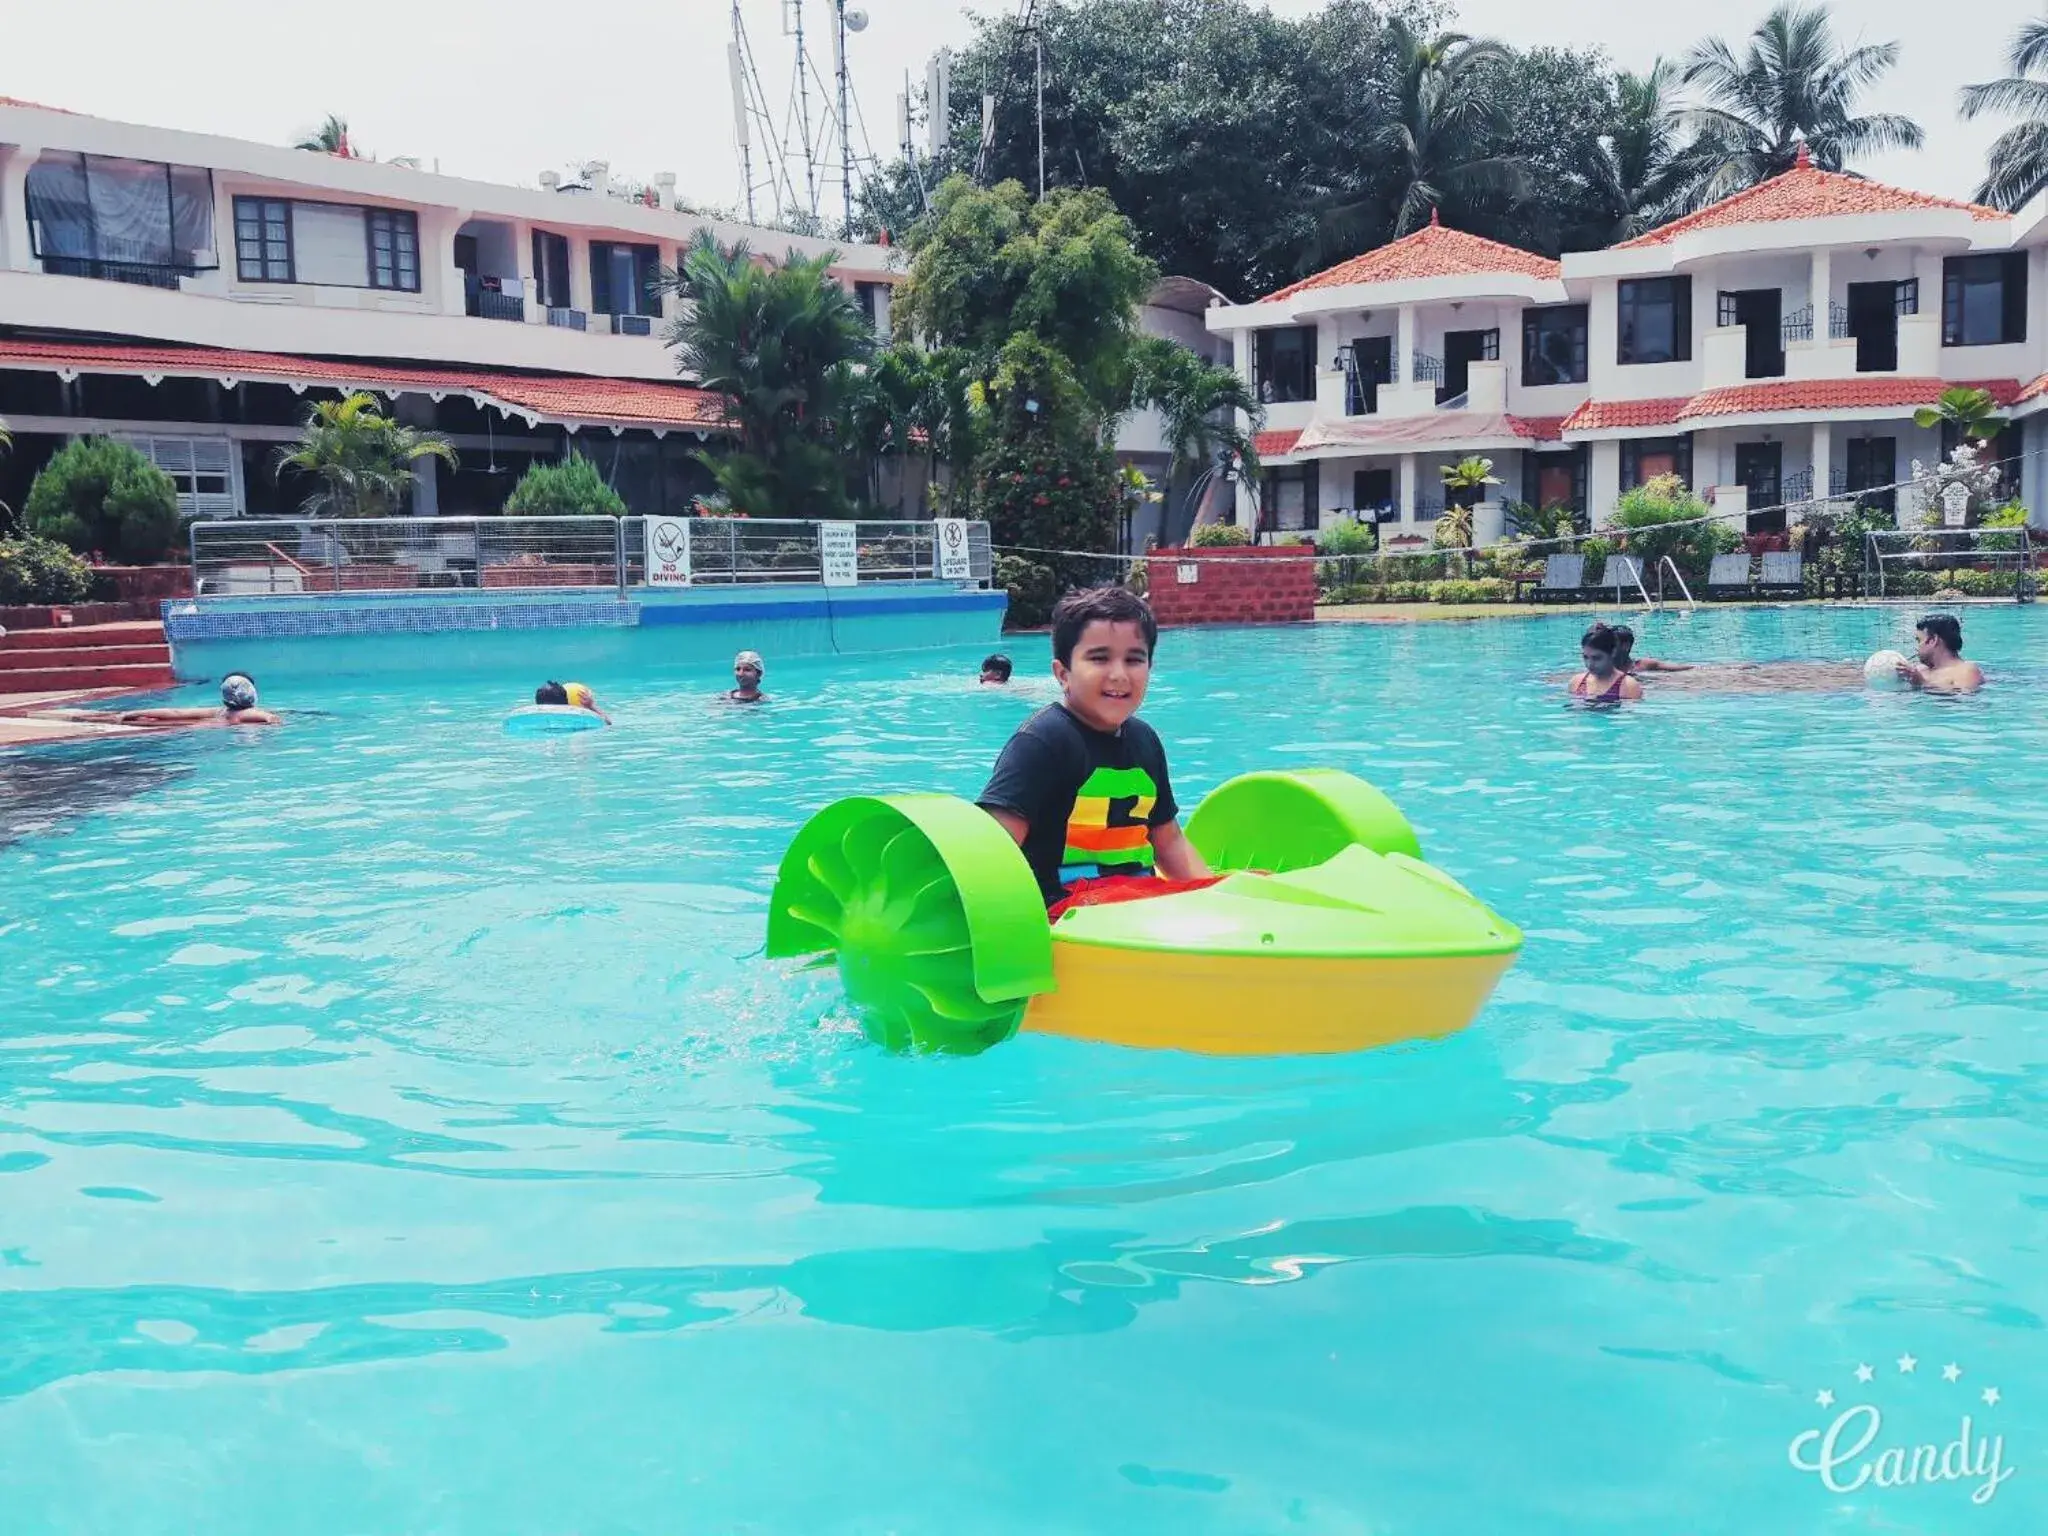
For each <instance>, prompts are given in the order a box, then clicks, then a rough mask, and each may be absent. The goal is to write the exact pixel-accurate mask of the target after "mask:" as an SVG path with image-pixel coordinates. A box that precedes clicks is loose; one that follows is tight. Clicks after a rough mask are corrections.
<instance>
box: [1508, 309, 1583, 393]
mask: <svg viewBox="0 0 2048 1536" xmlns="http://www.w3.org/2000/svg"><path fill="white" fill-rule="evenodd" d="M1585 382H1586V306H1585V305H1583V304H1560V305H1558V306H1557V307H1556V308H1554V309H1529V310H1524V311H1523V312H1522V386H1523V388H1525V389H1533V388H1536V387H1538V386H1541V385H1544V384H1583V383H1585Z"/></svg>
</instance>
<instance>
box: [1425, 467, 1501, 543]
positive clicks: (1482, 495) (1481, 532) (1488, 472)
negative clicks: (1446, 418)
mask: <svg viewBox="0 0 2048 1536" xmlns="http://www.w3.org/2000/svg"><path fill="white" fill-rule="evenodd" d="M1439 473H1441V474H1442V476H1443V482H1444V499H1445V500H1446V501H1448V502H1451V503H1453V504H1455V505H1456V506H1457V507H1459V508H1460V509H1463V510H1465V511H1466V512H1467V513H1468V516H1467V518H1466V520H1465V538H1464V540H1463V542H1465V543H1467V544H1474V545H1484V544H1492V543H1494V542H1496V541H1497V540H1498V539H1499V538H1500V536H1501V533H1502V531H1503V528H1504V525H1505V517H1504V514H1503V512H1502V510H1501V504H1500V503H1499V502H1498V501H1495V500H1493V499H1492V498H1491V497H1490V496H1489V495H1487V488H1488V487H1489V486H1495V485H1499V484H1501V483H1502V482H1501V481H1500V480H1499V479H1497V478H1496V477H1495V476H1494V473H1493V460H1491V459H1487V458H1481V457H1480V456H1479V455H1477V454H1474V455H1472V456H1471V457H1469V458H1463V459H1460V460H1458V462H1457V463H1455V464H1446V465H1445V466H1444V467H1443V469H1442V470H1441V471H1439ZM1444 515H1445V516H1446V517H1449V516H1450V515H1451V509H1450V508H1449V507H1446V508H1445V512H1444Z"/></svg>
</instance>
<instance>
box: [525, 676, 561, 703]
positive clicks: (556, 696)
mask: <svg viewBox="0 0 2048 1536" xmlns="http://www.w3.org/2000/svg"><path fill="white" fill-rule="evenodd" d="M533 702H534V703H536V704H566V703H568V702H569V690H568V689H567V688H565V687H563V686H562V685H561V684H560V683H558V682H556V681H555V680H554V679H553V678H550V679H548V681H546V682H544V683H542V684H541V685H540V686H539V687H538V688H536V689H534V690H533Z"/></svg>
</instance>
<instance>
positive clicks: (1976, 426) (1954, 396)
mask: <svg viewBox="0 0 2048 1536" xmlns="http://www.w3.org/2000/svg"><path fill="white" fill-rule="evenodd" d="M1913 425H1914V426H1916V427H1920V428H1922V429H1923V430H1924V429H1925V428H1928V427H1936V426H1945V427H1949V428H1952V429H1953V430H1954V433H1955V436H1956V439H1957V440H1958V441H1959V442H1965V443H1988V442H1990V441H1991V440H1992V439H1993V438H1994V437H1996V436H1998V434H1999V433H2001V432H2003V431H2004V430H2005V428H2006V420H2005V418H2004V417H2003V416H2001V415H1999V414H1998V402H1997V401H1995V400H1993V399H1992V398H1991V391H1989V390H1988V389H1972V388H1970V387H1969V386H1968V385H1966V384H1955V385H1951V386H1950V387H1949V388H1947V389H1944V390H1943V391H1942V392H1941V398H1940V399H1939V400H1937V401H1936V402H1935V403H1934V404H1933V405H1923V406H1921V407H1920V409H1919V410H1917V411H1915V412H1914V413H1913Z"/></svg>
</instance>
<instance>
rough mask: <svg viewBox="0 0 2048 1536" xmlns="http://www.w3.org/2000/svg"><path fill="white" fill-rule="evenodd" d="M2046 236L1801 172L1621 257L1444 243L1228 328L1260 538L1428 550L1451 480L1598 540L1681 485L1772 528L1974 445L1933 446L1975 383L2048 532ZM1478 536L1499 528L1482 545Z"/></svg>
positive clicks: (2010, 477) (1664, 230)
mask: <svg viewBox="0 0 2048 1536" xmlns="http://www.w3.org/2000/svg"><path fill="white" fill-rule="evenodd" d="M2044 246H2048V228H2044V221H2037V222H2036V223H2035V224H2033V225H2032V226H2031V227H2030V228H2028V229H2025V230H2022V229H2020V228H2018V227H2017V226H2016V224H2015V222H2014V220H2013V219H2012V218H2011V217H2010V216H2008V215H2006V214H2003V213H1999V212H1997V211H1995V210H1993V209H1990V208H1984V207H1978V206H1975V205H1972V204H1967V203H1958V202H1953V201H1949V200H1947V199H1943V198H1938V197H1931V196H1927V195H1925V194H1922V193H1918V192H1910V191H1906V190H1903V189H1900V188H1896V187H1887V186H1884V185H1881V184H1879V183H1876V182H1871V181H1866V180H1863V179H1861V178H1859V177H1854V176H1848V175H1842V174H1838V173H1833V172H1828V171H1823V170H1820V169H1818V168H1817V167H1815V166H1813V165H1811V164H1809V163H1807V161H1806V158H1805V155H1804V153H1803V152H1802V153H1801V156H1800V160H1799V163H1798V164H1797V165H1796V166H1795V167H1794V168H1793V169H1791V170H1789V171H1787V172H1785V173H1784V174H1783V175H1780V176H1777V177H1774V178H1773V179H1771V180H1769V181H1766V182H1763V183H1761V184H1760V185H1758V186H1755V187H1752V188H1750V189H1748V190H1746V191H1743V192H1740V193H1738V194H1736V195H1735V196H1733V197H1730V198H1727V199H1725V200H1723V201H1721V202H1718V203H1714V204H1712V205H1710V206H1708V207H1706V208H1703V209H1701V210H1700V211H1698V212H1696V213H1693V214H1691V215H1689V216H1687V217H1685V218H1682V219H1679V220H1677V221H1675V222H1673V223H1670V224H1666V225H1664V226H1663V227H1661V228H1659V229H1656V230H1653V231H1651V232H1649V233H1648V234H1645V235H1642V236H1640V237H1639V238H1637V239H1633V240H1629V241H1625V242H1623V243H1621V244H1619V245H1616V246H1613V247H1611V248H1609V249H1606V250H1600V251H1587V252H1574V253H1569V254H1567V255H1566V256H1565V257H1564V258H1563V260H1562V261H1552V260H1549V259H1547V258H1544V257H1541V256H1537V255H1534V254H1532V253H1530V252H1527V251H1522V250H1517V249H1515V248H1513V247H1511V246H1505V245H1500V244H1496V243H1495V242H1493V241H1489V240H1482V239H1480V238H1478V237H1477V236H1474V235H1469V234H1465V233H1463V232H1461V231H1457V230H1452V229H1447V228H1444V227H1442V226H1440V225H1439V224H1437V223H1436V222H1435V221H1434V220H1432V222H1431V224H1430V225H1429V227H1427V228H1424V229H1421V230H1418V231H1416V232H1415V233H1413V234H1411V235H1408V236H1406V237H1405V238H1403V239H1400V240H1396V241H1394V242H1392V243H1391V244H1389V245H1386V246H1383V247H1380V248H1379V249H1377V250H1373V251H1368V252H1366V253H1365V254H1363V255H1361V256H1357V257H1354V258H1353V259H1351V260H1349V261H1346V262H1343V263H1340V264H1339V265H1337V266H1334V267H1331V268H1329V269H1328V270H1326V271H1323V272H1318V273H1316V274H1315V275H1314V276H1312V277H1308V278H1304V279H1303V280H1302V281H1300V282H1298V283H1294V284H1292V285H1290V286H1288V287H1286V288H1283V289H1281V290H1280V291H1279V292H1277V293H1272V294H1268V295H1267V296H1266V297H1264V298H1262V299H1259V300H1257V301H1255V302H1253V303H1249V304H1242V305H1235V306H1232V305H1217V306H1215V307H1212V308H1211V309H1210V310H1209V311H1208V314H1207V317H1206V323H1207V325H1208V327H1209V329H1210V330H1211V331H1212V332H1215V333H1217V334H1219V335H1224V336H1228V337H1230V338H1231V340H1232V342H1233V345H1234V347H1235V355H1236V358H1237V366H1238V367H1239V368H1240V370H1241V371H1242V372H1243V373H1244V375H1245V377H1246V378H1247V379H1248V380H1249V381H1250V382H1251V384H1252V386H1253V388H1254V389H1255V391H1256V392H1257V394H1258V395H1259V397H1260V399H1261V400H1262V401H1263V402H1264V405H1265V417H1266V419H1265V423H1264V430H1263V431H1262V432H1261V434H1260V436H1259V451H1260V458H1261V466H1262V467H1261V472H1260V475H1259V478H1258V483H1257V484H1256V485H1255V486H1254V485H1249V484H1248V485H1243V486H1240V487H1239V497H1238V520H1239V521H1240V522H1241V523H1243V524H1245V525H1247V526H1253V527H1256V528H1257V529H1258V530H1260V532H1261V533H1262V534H1263V535H1265V536H1267V537H1280V536H1283V535H1285V534H1287V533H1289V532H1293V531H1297V530H1308V529H1313V528H1315V527H1317V526H1319V525H1320V524H1321V523H1323V522H1324V521H1327V520H1329V519H1331V518H1333V517H1349V516H1354V515H1355V516H1357V517H1359V518H1362V519H1365V520H1369V521H1375V522H1378V523H1380V524H1382V525H1385V526H1383V527H1382V530H1381V531H1382V537H1383V540H1384V541H1385V542H1387V543H1389V544H1391V545H1393V546H1394V547H1400V545H1401V544H1402V543H1404V542H1406V541H1409V540H1416V541H1420V540H1423V539H1426V538H1428V537H1429V535H1430V534H1431V532H1432V525H1433V524H1434V522H1435V520H1436V519H1437V518H1438V517H1440V516H1441V515H1442V513H1443V510H1444V502H1445V491H1444V483H1443V478H1442V475H1441V473H1440V471H1441V470H1442V469H1443V468H1444V467H1445V466H1446V465H1448V464H1451V463H1454V462H1456V461H1457V460H1459V459H1462V458H1465V457H1467V456H1475V455H1476V456H1482V457H1485V458H1489V459H1491V460H1492V461H1493V464H1494V469H1493V473H1494V475H1495V476H1496V477H1497V478H1498V479H1500V480H1501V481H1502V482H1503V484H1502V486H1501V487H1500V488H1499V489H1497V490H1495V491H1493V492H1492V495H1491V498H1490V499H1491V500H1496V501H1499V500H1519V501H1523V502H1527V503H1529V504H1531V505H1536V506H1542V505H1547V504H1552V503H1563V504H1566V505H1569V506H1570V507H1572V508H1573V509H1574V510H1575V511H1577V512H1579V513H1581V514H1584V515H1586V516H1588V517H1589V518H1590V519H1591V521H1592V523H1593V524H1594V525H1595V526H1598V525H1600V524H1602V523H1603V522H1604V521H1606V519H1607V518H1608V517H1609V515H1610V514H1611V512H1612V509H1613V507H1614V504H1615V501H1616V499H1617V498H1618V497H1619V496H1620V495H1621V494H1622V493H1623V492H1624V491H1626V490H1627V489H1629V488H1630V487H1633V486H1637V485H1640V484H1642V483H1643V482H1644V481H1646V480H1649V479H1651V478H1652V477H1654V476H1657V475H1661V474H1671V473H1675V474H1678V475H1680V476H1682V477H1683V478H1684V479H1685V480H1686V481H1687V483H1688V484H1690V485H1691V486H1692V487H1693V488H1694V489H1695V490H1696V491H1698V492H1700V493H1701V494H1703V495H1706V496H1709V497H1710V498H1711V499H1712V500H1713V502H1714V504H1715V505H1716V506H1717V508H1719V509H1721V510H1724V511H1728V510H1734V511H1744V510H1745V509H1748V508H1755V509H1757V510H1756V511H1754V512H1752V513H1750V514H1749V515H1748V519H1747V520H1748V523H1749V527H1750V530H1751V531H1754V532H1763V531H1771V530H1774V529H1781V528H1783V527H1784V526H1785V516H1786V514H1785V508H1786V505H1787V504H1788V503H1790V504H1795V505H1796V504H1798V503H1801V502H1807V501H1813V500H1825V499H1829V498H1845V497H1853V496H1856V495H1857V494H1858V493H1865V494H1868V495H1870V496H1872V497H1874V498H1876V499H1879V500H1882V501H1884V502H1886V503H1887V504H1890V503H1891V501H1892V500H1893V496H1892V493H1891V492H1890V491H1889V490H1886V489H1884V488H1885V487H1888V486H1891V485H1893V484H1894V483H1896V482H1898V481H1901V480H1904V479H1907V478H1908V477H1909V476H1910V473H1911V465H1912V461H1914V460H1916V459H1918V460H1921V461H1923V462H1927V461H1931V460H1933V459H1935V458H1937V457H1939V456H1940V455H1941V454H1942V453H1944V452H1945V451H1946V450H1947V449H1948V448H1950V447H1952V446H1953V444H1952V443H1949V442H1946V441H1945V440H1944V437H1943V434H1942V431H1941V429H1939V428H1925V429H1923V428H1920V427H1916V426H1915V425H1914V424H1913V420H1912V417H1913V413H1914V411H1915V410H1916V409H1917V408H1919V407H1922V406H1928V405H1932V404H1934V402H1935V401H1936V399H1937V398H1938V397H1939V395H1940V393H1941V391H1942V390H1943V389H1944V388H1946V387H1948V386H1950V385H1953V384H1971V385H1978V386H1981V387H1983V388H1985V389H1987V390H1989V391H1990V392H1991V394H1992V395H1993V397H1994V398H1995V399H1996V400H1997V401H1998V402H1999V404H2000V405H2001V406H2004V407H2006V408H2008V411H2009V414H2010V415H2011V417H2012V425H2011V427H2010V428H2009V429H2008V430H2007V432H2006V433H2005V435H2004V437H2003V438H2002V439H2001V440H2000V441H1999V442H1998V443H1997V444H1996V445H1995V453H1996V456H1997V457H1998V459H2000V460H2001V461H2002V462H2003V463H2004V465H2005V473H2006V476H2007V479H2006V484H2007V487H2008V488H2009V489H2011V490H2013V491H2014V493H2015V494H2017V495H2018V496H2019V497H2021V499H2023V500H2025V501H2026V503H2027V504H2028V506H2029V507H2030V508H2031V509H2032V512H2033V518H2034V521H2035V522H2036V523H2037V524H2038V523H2042V522H2044V521H2048V518H2044V516H2043V509H2044V508H2048V462H2043V457H2044V452H2048V443H2044V442H2043V438H2044V436H2048V433H2044V431H2043V429H2041V428H2040V427H2036V428H2034V429H2033V430H2032V431H2031V432H2030V431H2029V430H2028V418H2029V417H2030V416H2031V415H2033V413H2034V412H2036V411H2037V410H2042V409H2048V377H2044V372H2048V271H2044V270H2043V268H2044V250H2043V247H2044ZM1475 533H1476V535H1477V536H1478V537H1479V538H1480V539H1481V540H1482V541H1484V540H1486V539H1488V538H1489V537H1490V536H1497V534H1498V529H1488V528H1486V527H1483V526H1481V527H1478V528H1476V529H1475Z"/></svg>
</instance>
